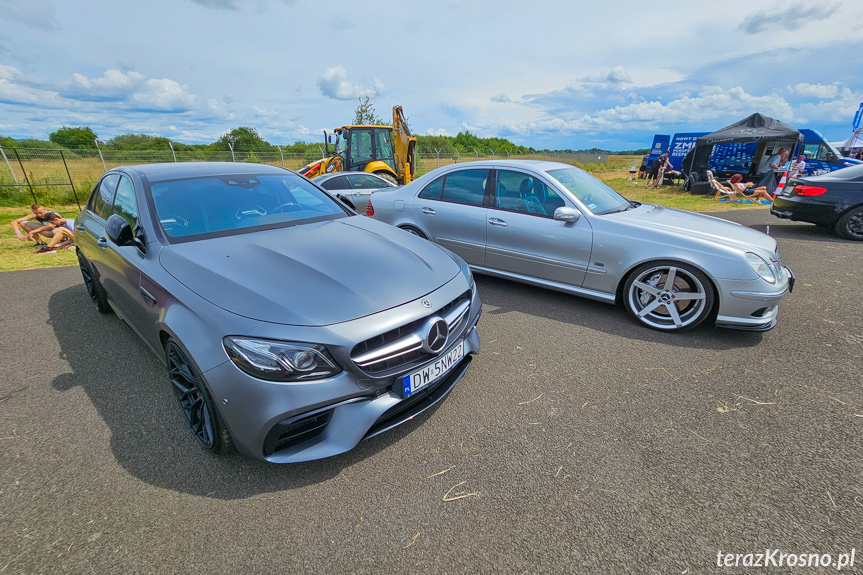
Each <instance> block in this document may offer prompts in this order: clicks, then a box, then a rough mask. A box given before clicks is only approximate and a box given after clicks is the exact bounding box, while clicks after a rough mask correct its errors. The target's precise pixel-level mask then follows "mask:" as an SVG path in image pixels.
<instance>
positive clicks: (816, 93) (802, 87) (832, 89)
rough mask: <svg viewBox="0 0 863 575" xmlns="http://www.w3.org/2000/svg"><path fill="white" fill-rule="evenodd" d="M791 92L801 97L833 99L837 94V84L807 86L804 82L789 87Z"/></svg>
mask: <svg viewBox="0 0 863 575" xmlns="http://www.w3.org/2000/svg"><path fill="white" fill-rule="evenodd" d="M791 90H792V91H793V92H796V93H798V94H800V95H801V96H806V97H809V98H819V99H821V100H824V99H827V98H835V97H836V94H838V93H839V82H834V83H833V84H827V85H825V84H807V83H805V82H801V83H800V84H796V85H794V86H791Z"/></svg>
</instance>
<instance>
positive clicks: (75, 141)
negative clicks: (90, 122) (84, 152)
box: [48, 126, 98, 149]
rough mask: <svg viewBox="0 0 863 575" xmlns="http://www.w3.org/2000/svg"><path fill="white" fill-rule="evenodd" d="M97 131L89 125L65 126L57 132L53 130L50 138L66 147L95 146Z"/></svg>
mask: <svg viewBox="0 0 863 575" xmlns="http://www.w3.org/2000/svg"><path fill="white" fill-rule="evenodd" d="M97 137H98V136H96V133H95V132H93V130H91V129H90V127H89V126H83V127H81V128H70V127H69V126H63V127H62V128H60V129H59V130H57V131H56V132H51V133H50V134H49V135H48V139H49V140H51V141H52V142H54V143H55V144H58V145H60V146H63V147H64V148H73V149H74V148H78V149H81V148H95V147H96V138H97Z"/></svg>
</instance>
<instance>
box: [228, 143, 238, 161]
mask: <svg viewBox="0 0 863 575" xmlns="http://www.w3.org/2000/svg"><path fill="white" fill-rule="evenodd" d="M228 147H229V148H231V161H232V162H236V161H237V158H235V157H234V144H233V143H232V142H228Z"/></svg>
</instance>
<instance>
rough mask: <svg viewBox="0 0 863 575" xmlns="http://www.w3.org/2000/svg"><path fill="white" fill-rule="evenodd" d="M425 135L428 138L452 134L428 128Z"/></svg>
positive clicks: (441, 129) (439, 129)
mask: <svg viewBox="0 0 863 575" xmlns="http://www.w3.org/2000/svg"><path fill="white" fill-rule="evenodd" d="M426 134H428V135H429V136H452V134H450V133H449V132H447V131H446V130H445V129H443V128H437V129H435V128H429V129H428V130H426Z"/></svg>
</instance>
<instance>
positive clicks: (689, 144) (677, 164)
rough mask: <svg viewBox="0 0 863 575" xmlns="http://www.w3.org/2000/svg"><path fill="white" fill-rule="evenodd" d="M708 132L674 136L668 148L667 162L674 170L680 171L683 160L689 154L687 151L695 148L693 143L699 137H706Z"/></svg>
mask: <svg viewBox="0 0 863 575" xmlns="http://www.w3.org/2000/svg"><path fill="white" fill-rule="evenodd" d="M708 133H709V132H687V133H685V134H674V138H672V139H671V145H670V147H669V151H670V155H669V156H668V161H669V162H671V165H672V167H673V168H674V169H675V170H680V168H681V164H682V162H683V158H684V157H685V156H686V154H688V153H689V150H691V149H692V148H694V147H695V141H696V140H697V139H698V138H700V137H701V136H706V135H707V134H708Z"/></svg>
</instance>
